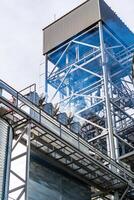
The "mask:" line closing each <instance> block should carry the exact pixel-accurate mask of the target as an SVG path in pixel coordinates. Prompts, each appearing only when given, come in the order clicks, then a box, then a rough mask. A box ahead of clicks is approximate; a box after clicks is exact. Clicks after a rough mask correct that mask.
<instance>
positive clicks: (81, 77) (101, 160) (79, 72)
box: [0, 0, 134, 200]
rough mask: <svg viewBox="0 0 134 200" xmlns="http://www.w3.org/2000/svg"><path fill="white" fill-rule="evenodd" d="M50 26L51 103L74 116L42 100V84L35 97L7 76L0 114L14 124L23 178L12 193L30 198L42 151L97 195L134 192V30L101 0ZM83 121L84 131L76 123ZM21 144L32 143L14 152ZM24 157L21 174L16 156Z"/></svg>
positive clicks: (0, 89)
mask: <svg viewBox="0 0 134 200" xmlns="http://www.w3.org/2000/svg"><path fill="white" fill-rule="evenodd" d="M104 8H105V10H107V13H105V12H104ZM85 9H87V11H89V13H90V14H89V17H90V20H88V19H87V18H85V16H87V15H86V12H85ZM94 13H96V14H94ZM70 16H71V17H70ZM72 16H74V18H73V17H72ZM91 17H92V18H91ZM77 19H82V21H81V22H80V21H79V20H78V21H77ZM64 20H65V21H66V24H65V23H64V22H65V21H64ZM71 20H72V21H73V23H72V21H71ZM75 20H76V21H77V23H76V25H75V22H76V21H75ZM79 23H80V24H79ZM73 25H74V29H71V27H72V26H73ZM57 27H58V28H57ZM59 27H60V33H61V35H60V33H59V34H58V32H57V31H59ZM68 29H69V30H68ZM73 30H74V31H73ZM43 31H44V36H45V38H44V42H45V46H44V55H45V93H46V96H47V103H49V101H51V102H53V103H55V102H58V106H59V107H60V112H63V109H64V111H67V112H72V113H73V115H74V117H72V114H71V118H73V120H70V121H68V124H66V125H65V124H63V123H62V122H59V121H60V120H59V113H57V112H55V113H53V112H51V114H50V113H49V114H48V113H47V112H45V110H44V107H41V106H40V107H39V105H38V103H37V101H36V100H37V99H36V88H35V87H34V86H31V87H29V88H27V89H28V90H29V94H30V93H32V94H34V95H33V98H31V99H30V98H29V97H28V96H27V95H25V91H21V92H18V91H16V90H15V89H13V88H12V87H11V86H9V85H8V84H6V83H5V82H3V81H2V80H0V116H1V118H3V119H6V120H8V121H9V122H10V125H11V126H12V128H13V130H14V141H13V145H12V158H11V170H10V172H11V173H10V174H11V175H10V176H12V175H13V176H15V177H16V179H18V180H19V182H18V181H17V182H16V186H14V187H13V188H10V189H9V198H11V199H12V197H13V196H12V194H15V197H14V199H15V200H19V199H21V198H23V199H25V200H27V199H28V187H29V164H30V153H31V151H34V152H36V153H37V154H38V155H40V156H42V157H44V158H45V159H47V160H48V161H49V162H51V163H52V164H53V165H54V166H57V167H58V168H60V169H62V170H64V171H66V172H67V173H69V174H70V175H71V176H74V177H77V178H78V179H79V180H81V181H82V182H84V183H85V184H87V185H88V186H89V187H90V188H91V190H92V199H111V198H114V199H115V200H123V199H128V200H130V199H133V198H134V195H133V190H134V184H133V180H134V173H133V170H134V162H133V157H134V154H133V152H134V146H133V142H134V138H133V131H134V118H133V115H134V99H133V89H132V77H131V57H132V53H133V49H134V48H133V47H134V46H133V41H134V36H133V34H132V33H131V31H130V30H128V28H127V27H126V26H125V25H124V24H123V23H122V22H121V20H120V19H119V18H118V17H117V16H116V15H115V14H114V13H113V11H111V9H110V8H109V7H107V5H106V4H105V3H104V2H103V1H99V0H90V1H87V2H85V3H84V4H82V5H81V6H80V7H78V8H76V9H75V10H74V11H72V12H70V13H69V14H67V15H66V16H64V17H63V18H61V19H59V20H58V21H56V22H55V23H53V24H52V25H50V26H48V27H46V28H45V29H44V30H43ZM51 31H52V32H51ZM65 33H66V34H65ZM123 34H124V35H123ZM51 39H52V40H51ZM46 42H47V43H46ZM52 88H54V89H52ZM52 90H53V91H54V93H53V94H52V95H51V93H52ZM11 99H12V101H11ZM76 122H79V123H80V124H79V128H78V131H77V132H75V131H72V130H73V129H71V127H72V125H76ZM20 143H21V144H23V145H24V146H25V150H24V151H23V152H17V154H16V153H15V154H14V151H15V150H16V149H17V147H18V146H19V144H20ZM24 157H25V164H24V168H25V169H24V174H23V175H21V174H19V173H18V172H17V170H16V169H15V168H14V167H13V166H14V165H13V163H14V162H16V161H17V160H18V159H21V158H24ZM10 180H11V178H10Z"/></svg>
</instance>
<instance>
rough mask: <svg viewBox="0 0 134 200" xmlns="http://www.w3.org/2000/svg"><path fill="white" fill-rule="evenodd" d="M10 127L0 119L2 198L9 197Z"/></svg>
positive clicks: (3, 199) (0, 184) (0, 190)
mask: <svg viewBox="0 0 134 200" xmlns="http://www.w3.org/2000/svg"><path fill="white" fill-rule="evenodd" d="M9 133H11V132H10V127H9V125H8V124H7V123H6V122H5V121H3V120H2V119H0V200H6V199H7V193H8V192H7V190H8V184H9V164H8V163H9V157H10V156H9V152H8V148H9V146H10V144H11V141H9ZM9 143H10V144H9Z"/></svg>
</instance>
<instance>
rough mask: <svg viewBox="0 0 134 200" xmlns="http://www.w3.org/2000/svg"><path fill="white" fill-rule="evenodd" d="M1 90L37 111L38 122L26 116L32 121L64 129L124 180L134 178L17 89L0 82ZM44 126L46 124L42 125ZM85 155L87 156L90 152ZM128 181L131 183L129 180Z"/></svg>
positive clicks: (132, 174)
mask: <svg viewBox="0 0 134 200" xmlns="http://www.w3.org/2000/svg"><path fill="white" fill-rule="evenodd" d="M0 88H1V89H2V90H6V91H7V92H9V94H11V95H12V96H14V97H16V99H17V101H21V102H23V103H24V104H25V105H26V106H28V107H29V108H30V109H32V111H35V112H36V113H37V114H39V119H38V120H37V119H35V118H33V116H31V115H30V114H28V113H26V115H28V116H29V117H30V118H31V119H33V120H35V121H36V122H37V123H41V121H39V120H41V119H42V118H43V119H44V120H48V121H49V122H51V123H53V125H55V126H56V127H58V128H62V130H63V131H65V132H66V133H67V134H68V136H70V137H72V138H74V139H75V140H76V141H77V142H79V143H80V144H82V145H84V146H85V147H87V148H88V150H91V151H93V152H95V153H96V155H98V156H100V157H101V158H103V159H104V160H105V161H107V162H108V163H109V164H110V165H111V166H113V167H115V168H116V169H117V170H120V172H123V174H124V178H125V176H126V175H127V176H128V177H129V179H132V178H134V173H133V172H131V171H128V170H127V169H126V168H125V167H124V166H123V165H121V164H119V163H117V162H115V161H114V160H113V159H111V158H110V157H108V156H106V155H104V154H102V153H101V152H100V151H99V150H97V149H95V148H94V147H92V146H91V145H89V143H88V142H87V141H85V140H83V139H82V138H80V137H78V136H77V135H75V134H74V133H72V132H71V131H70V130H69V129H67V128H66V127H64V126H63V125H60V123H59V122H57V121H56V120H55V119H54V118H52V117H50V116H49V115H47V114H46V113H45V112H44V111H43V110H41V109H40V108H38V107H37V105H35V104H34V103H32V102H31V101H30V100H28V99H27V98H26V97H24V96H23V95H21V94H20V93H19V92H17V91H16V90H15V89H13V88H12V87H10V86H9V85H7V84H6V83H5V82H3V81H2V80H0ZM1 99H4V97H3V96H2V95H1ZM5 100H7V101H8V102H9V100H8V99H5ZM10 103H11V102H10ZM15 106H16V108H17V109H19V110H22V111H23V112H24V110H23V109H21V108H19V107H17V106H18V104H16V105H15ZM42 125H43V126H44V124H42ZM84 153H85V152H84ZM85 155H86V156H87V155H88V152H87V154H85ZM88 157H90V155H88ZM96 162H99V161H97V160H96ZM99 164H100V163H99ZM101 166H102V167H103V168H106V169H107V170H110V169H109V168H108V167H106V166H104V165H103V164H102V163H101ZM110 171H111V170H110ZM111 172H112V173H113V171H111ZM114 173H115V172H114ZM115 174H116V173H115ZM116 175H117V174H116ZM118 176H119V174H118ZM119 177H120V176H119ZM125 180H126V179H125ZM126 181H127V182H129V180H128V179H127V180H126Z"/></svg>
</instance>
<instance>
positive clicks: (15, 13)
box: [0, 0, 134, 89]
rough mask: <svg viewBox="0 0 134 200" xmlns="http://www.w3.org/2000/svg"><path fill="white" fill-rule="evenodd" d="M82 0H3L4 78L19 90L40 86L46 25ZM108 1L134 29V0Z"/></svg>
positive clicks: (0, 65)
mask: <svg viewBox="0 0 134 200" xmlns="http://www.w3.org/2000/svg"><path fill="white" fill-rule="evenodd" d="M82 2H84V1H83V0H57V1H55V0H0V78H1V79H3V80H4V81H6V82H7V83H9V84H10V85H11V86H13V87H15V88H16V89H22V88H24V87H26V86H27V85H29V84H32V83H34V82H35V83H37V85H39V74H40V70H41V69H40V68H41V67H40V63H41V61H42V60H43V56H42V28H44V27H45V26H46V25H48V24H49V23H51V22H53V21H54V18H55V16H56V19H57V18H59V17H61V16H62V15H64V14H65V13H67V12H68V11H70V10H71V9H73V8H74V7H76V6H77V5H79V4H81V3H82ZM106 2H107V3H108V4H109V5H110V6H111V8H112V9H113V10H114V11H115V12H116V13H117V14H118V15H119V16H120V18H121V19H122V20H123V21H124V22H125V23H126V24H127V26H128V27H129V28H130V29H131V30H132V31H133V32H134V26H133V25H134V24H133V20H134V0H106ZM42 67H43V66H42Z"/></svg>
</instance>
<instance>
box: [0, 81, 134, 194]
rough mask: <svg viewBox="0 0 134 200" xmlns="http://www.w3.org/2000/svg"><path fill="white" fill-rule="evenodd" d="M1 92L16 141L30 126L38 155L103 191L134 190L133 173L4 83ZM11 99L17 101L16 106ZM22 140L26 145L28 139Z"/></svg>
mask: <svg viewBox="0 0 134 200" xmlns="http://www.w3.org/2000/svg"><path fill="white" fill-rule="evenodd" d="M0 90H1V95H0V105H1V109H4V110H5V111H6V112H5V114H3V115H2V116H1V117H2V118H4V119H6V120H9V121H10V123H11V124H12V126H13V127H14V129H15V130H16V132H15V138H16V139H17V138H18V136H20V135H19V134H20V131H19V130H22V129H23V127H24V126H25V124H26V123H30V124H31V138H30V143H31V148H32V149H33V150H34V151H35V152H38V151H40V152H41V153H42V154H44V155H46V156H47V157H50V158H53V160H55V161H56V162H57V163H60V165H59V166H60V167H61V168H62V169H64V170H69V172H70V173H72V174H74V176H76V177H77V178H79V179H81V180H82V181H84V182H85V183H87V184H88V185H89V186H90V185H92V186H94V187H95V188H97V189H99V190H100V191H101V192H104V193H105V191H107V192H109V193H114V192H115V191H119V192H120V193H121V192H123V189H125V187H127V186H129V187H132V188H133V183H132V179H133V178H134V174H133V173H132V172H131V171H130V170H128V169H127V168H125V167H124V166H123V165H121V164H118V163H117V162H115V161H114V160H112V159H111V158H109V157H108V156H105V155H103V154H102V153H101V152H99V151H98V150H96V149H95V148H93V147H92V146H91V145H89V144H88V143H87V142H86V141H84V140H83V139H82V138H80V137H79V136H78V135H76V134H74V133H73V132H71V131H70V130H69V129H68V128H66V127H65V126H64V125H61V124H60V123H59V122H58V121H57V120H56V119H54V118H52V117H50V116H49V115H48V114H46V113H45V112H44V111H43V110H41V109H40V108H39V107H37V105H35V104H34V103H32V102H31V101H29V100H28V99H27V98H26V97H25V96H23V95H22V94H20V93H19V92H17V91H16V90H15V89H13V88H11V87H10V86H9V85H7V84H6V83H4V82H3V81H0ZM11 96H12V97H14V98H15V99H16V103H15V104H14V103H13V102H11ZM22 104H23V106H22ZM26 107H27V108H28V109H26ZM26 110H29V111H30V112H29V111H26ZM7 111H8V112H7ZM31 111H32V114H30V113H31ZM17 134H18V136H17ZM21 140H22V143H24V144H25V140H26V136H25V135H23V136H22V138H21Z"/></svg>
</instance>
